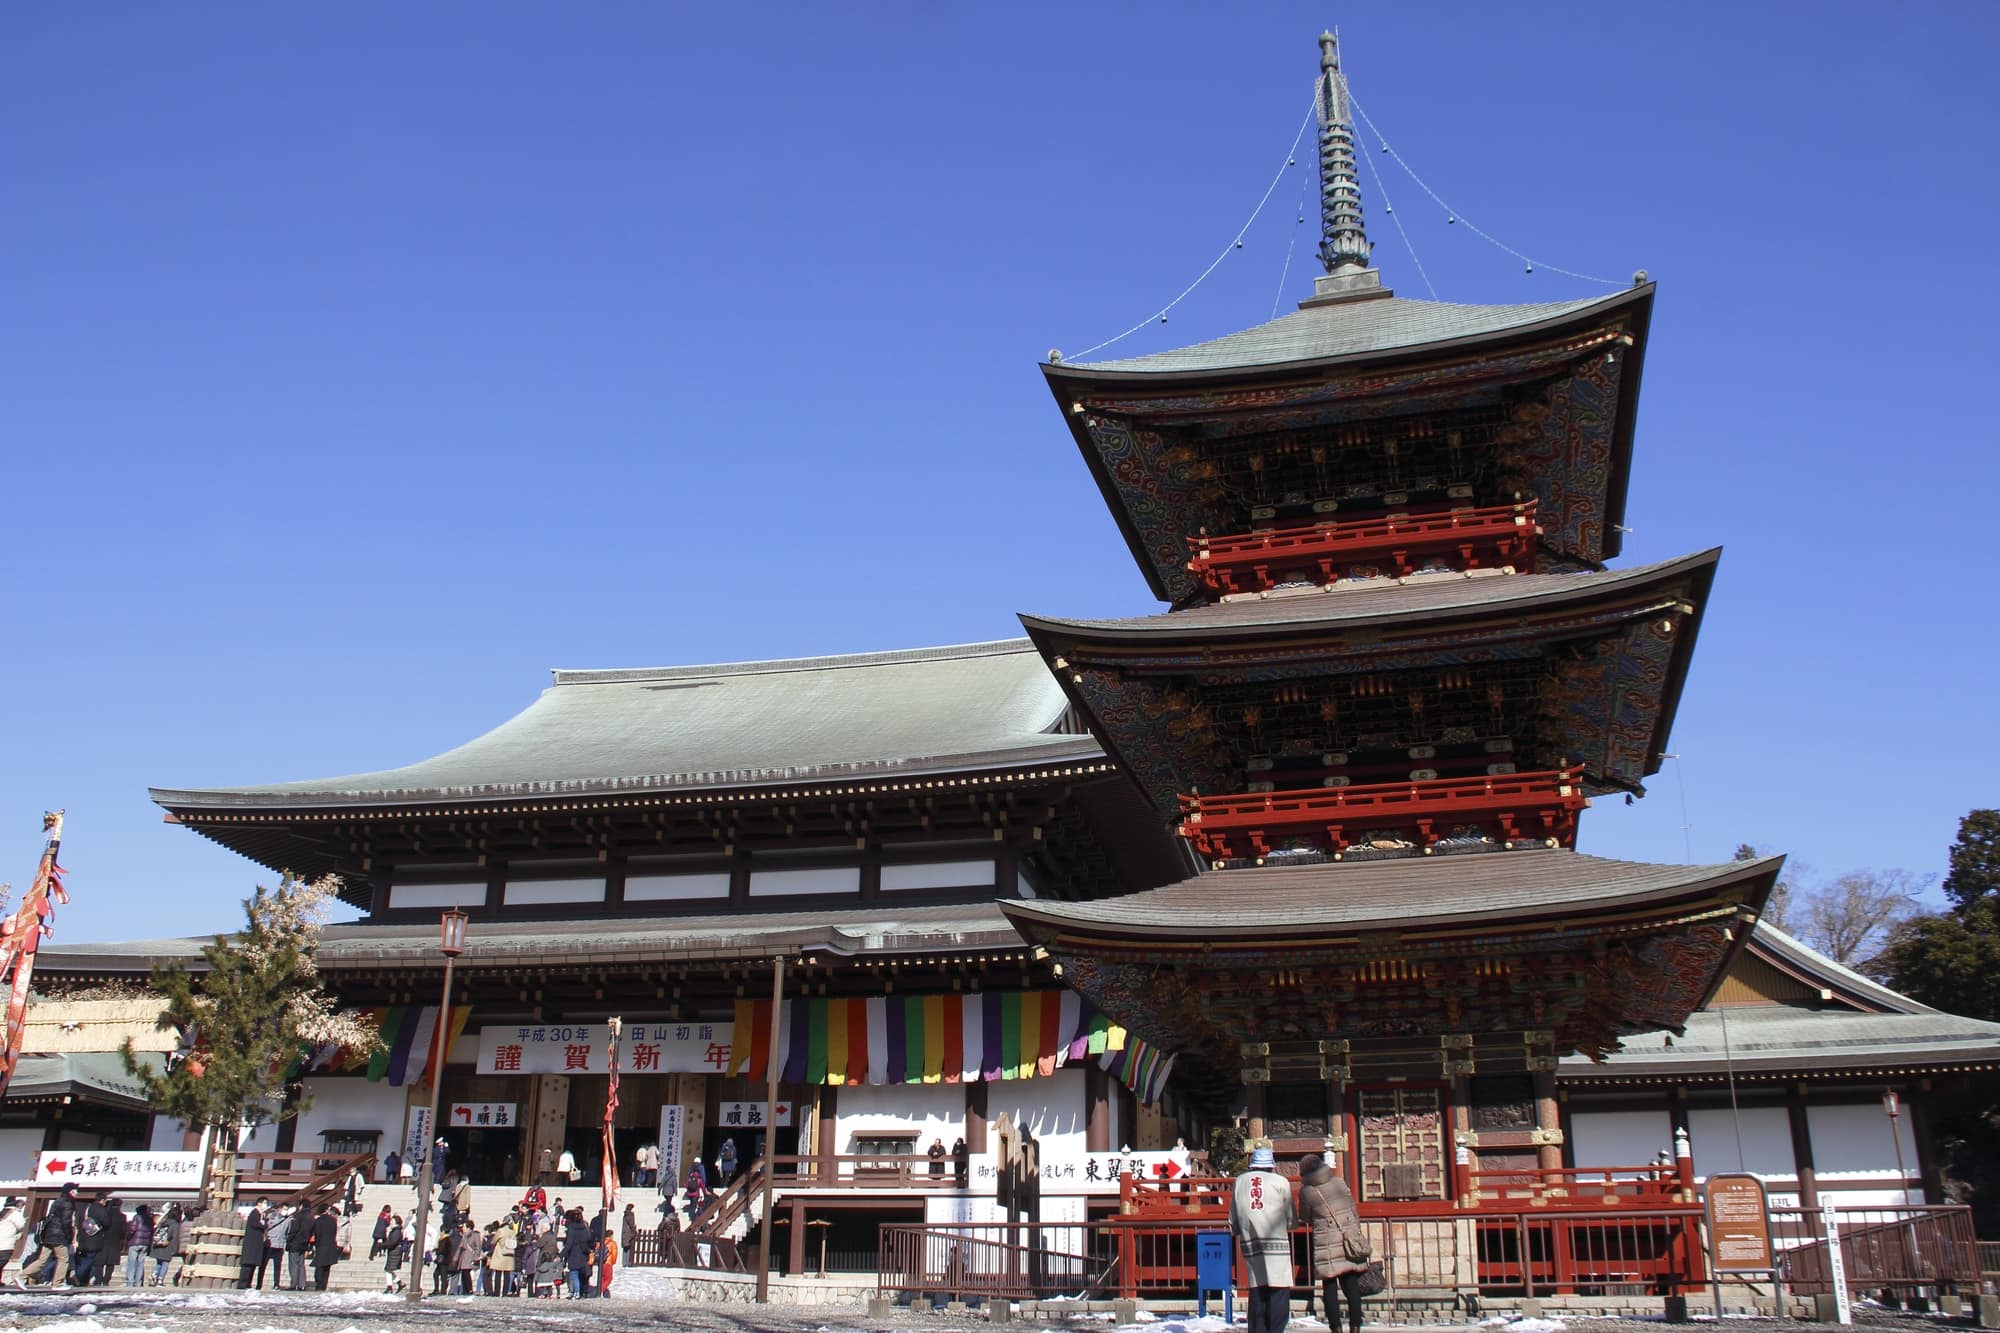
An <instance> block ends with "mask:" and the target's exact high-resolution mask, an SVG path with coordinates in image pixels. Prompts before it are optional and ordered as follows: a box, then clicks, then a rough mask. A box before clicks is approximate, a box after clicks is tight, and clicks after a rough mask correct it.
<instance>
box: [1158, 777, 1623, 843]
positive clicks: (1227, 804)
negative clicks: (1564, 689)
mask: <svg viewBox="0 0 2000 1333" xmlns="http://www.w3.org/2000/svg"><path fill="white" fill-rule="evenodd" d="M1582 778H1583V770H1582V769H1580V768H1563V769H1551V770H1548V771H1546V772H1541V773H1512V774H1507V775H1505V776H1493V777H1476V778H1434V779H1430V780H1428V781H1421V782H1382V783H1371V784H1368V785H1366V786H1355V787H1310V788H1305V789H1303V790H1298V791H1267V792H1250V793H1248V794H1246V795H1241V796H1183V797H1181V798H1180V803H1181V824H1180V834H1181V836H1182V837H1184V838H1186V839H1188V840H1189V841H1190V842H1192V843H1193V844H1194V845H1195V848H1196V850H1198V851H1199V852H1200V853H1201V854H1202V855H1203V856H1205V857H1209V858H1211V859H1215V860H1229V859H1233V858H1246V857H1256V858H1259V859H1261V858H1263V857H1266V856H1268V855H1270V852H1271V849H1272V847H1273V846H1274V845H1276V844H1279V843H1281V842H1283V841H1285V840H1288V839H1292V838H1300V837H1306V838H1311V839H1313V840H1315V841H1316V842H1317V843H1319V844H1321V845H1322V846H1323V847H1324V848H1325V850H1327V851H1329V852H1331V853H1332V854H1334V855H1335V856H1339V855H1340V854H1341V853H1342V852H1345V851H1346V850H1347V849H1348V848H1349V847H1351V846H1352V845H1353V840H1354V838H1355V837H1358V836H1360V835H1361V834H1362V833H1364V832H1373V831H1376V830H1397V831H1400V832H1402V833H1405V834H1407V835H1408V836H1409V839H1410V841H1411V843H1412V845H1414V846H1416V847H1419V848H1426V849H1427V848H1429V847H1431V846H1433V845H1435V844H1436V843H1437V842H1438V840H1439V839H1441V838H1443V837H1445V836H1447V835H1448V834H1449V833H1450V832H1451V831H1452V830H1453V829H1454V828H1459V827H1463V826H1467V825H1470V826H1473V827H1476V828H1479V829H1482V830H1484V831H1485V832H1487V833H1488V834H1490V835H1491V836H1492V837H1493V838H1494V839H1495V840H1497V841H1500V842H1502V843H1504V844H1505V845H1506V846H1508V847H1512V846H1514V845H1516V844H1517V843H1523V842H1537V843H1539V842H1549V843H1553V844H1557V845H1560V846H1564V847H1568V846H1571V845H1573V844H1574V843H1575V841H1576V817H1577V814H1578V813H1579V812H1580V811H1582V810H1583V809H1584V807H1585V806H1587V805H1589V804H1590V802H1589V800H1588V798H1586V797H1585V796H1584V794H1583V787H1582Z"/></svg>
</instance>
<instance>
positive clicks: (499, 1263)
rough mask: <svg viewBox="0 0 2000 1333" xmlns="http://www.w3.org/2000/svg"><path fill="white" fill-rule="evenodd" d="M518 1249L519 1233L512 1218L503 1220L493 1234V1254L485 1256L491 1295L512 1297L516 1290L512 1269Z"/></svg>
mask: <svg viewBox="0 0 2000 1333" xmlns="http://www.w3.org/2000/svg"><path fill="white" fill-rule="evenodd" d="M520 1247H521V1233H520V1231H519V1230H518V1229H516V1227H515V1225H514V1221H513V1219H512V1218H507V1219H504V1220H503V1221H502V1222H501V1223H500V1226H499V1229H498V1230H496V1231H495V1232H494V1233H493V1252H492V1253H491V1254H489V1255H487V1256H486V1268H487V1271H488V1272H489V1273H490V1274H491V1275H492V1279H493V1290H492V1293H491V1294H492V1295H495V1296H512V1295H514V1294H515V1293H516V1291H517V1290H518V1288H516V1287H515V1285H514V1269H515V1267H516V1256H517V1254H518V1253H519V1251H520Z"/></svg>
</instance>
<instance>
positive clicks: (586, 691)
mask: <svg viewBox="0 0 2000 1333" xmlns="http://www.w3.org/2000/svg"><path fill="white" fill-rule="evenodd" d="M1065 707H1066V700H1065V698H1064V696H1063V692H1062V690H1061V688H1060V687H1059V686H1058V685H1057V684H1056V682H1055V681H1054V680H1053V679H1051V677H1050V676H1049V673H1048V671H1047V669H1046V668H1045V667H1044V666H1043V664H1042V659H1041V657H1040V655H1039V654H1037V653H1036V652H1035V650H1034V649H1033V648H1032V647H1031V646H1030V645H1029V644H1028V642H1027V641H1026V640H1025V639H1012V640H1003V641H1000V642H994V643H979V644H970V645H964V646H959V647H950V648H926V649H917V650H910V651H898V652H880V653H860V654H854V655H850V656H843V657H812V658H794V659H788V660H782V661H770V662H736V663H729V664H725V665H719V666H687V667H665V668H658V669H647V670H616V671H558V672H556V673H555V683H554V684H553V685H551V686H550V687H549V688H548V689H546V690H544V691H543V692H542V694H541V696H540V697H539V698H538V699H536V700H535V702H534V703H532V704H530V705H529V706H528V707H527V708H526V709H525V710H523V711H522V712H521V713H519V714H517V715H516V716H515V717H513V718H512V719H510V720H508V721H506V722H503V723H502V724H500V725H499V726H498V727H496V728H494V729H493V730H492V731H489V732H487V733H486V734H485V735H483V736H480V737H478V738H477V739H475V740H472V741H468V742H467V743H465V744H464V745H461V746H459V747H458V748H456V749H453V750H448V751H446V752H445V753H443V754H441V755H437V756H435V757H433V758H430V759H425V760H421V761H419V762H418V763H414V764H409V765H406V766H404V767H401V768H391V769H383V770H381V771H379V772H372V773H356V774H350V775H347V776H343V777H332V778H317V779H310V780H307V781H302V782H278V783H269V784H264V785H259V786H245V787H216V788H206V789H173V788H155V789H154V790H153V799H154V800H156V801H158V802H159V803H160V804H162V805H164V806H166V807H167V808H169V809H175V810H178V809H218V808H221V809H227V808H267V809H276V808H315V807H348V806H379V805H398V804H421V803H426V802H441V801H463V800H474V799H539V798H545V797H559V796H568V795H587V794H598V793H630V792H651V791H673V790H703V789H714V788H728V787H744V786H762V785H772V784H786V783H795V782H828V781H842V780H849V779H859V778H865V777H868V776H874V775H881V776H889V775H897V774H917V773H949V772H967V771H976V770H979V769H983V768H1004V767H1013V766H1020V765H1033V764H1040V763H1059V762H1068V761H1072V760H1077V759H1088V758H1095V757H1097V756H1098V755H1099V754H1100V753H1101V752H1100V750H1099V748H1098V745H1097V743H1096V742H1095V741H1094V740H1092V739H1091V738H1090V737H1089V736H1085V735H1076V734H1068V733H1064V732H1062V731H1060V730H1059V728H1060V726H1061V724H1062V718H1063V715H1064V709H1065Z"/></svg>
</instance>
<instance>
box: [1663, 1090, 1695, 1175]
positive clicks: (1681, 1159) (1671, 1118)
mask: <svg viewBox="0 0 2000 1333" xmlns="http://www.w3.org/2000/svg"><path fill="white" fill-rule="evenodd" d="M1667 1121H1668V1123H1670V1124H1671V1125H1672V1126H1673V1129H1674V1141H1673V1145H1672V1151H1673V1154H1674V1174H1675V1175H1676V1176H1677V1177H1679V1179H1680V1187H1681V1196H1682V1197H1681V1202H1683V1203H1691V1202H1693V1201H1694V1197H1695V1192H1694V1140H1693V1139H1692V1138H1691V1137H1690V1136H1689V1134H1688V1108H1687V1089H1686V1088H1675V1089H1674V1092H1673V1100H1672V1101H1670V1102H1668V1103H1667ZM1683 1149H1685V1150H1686V1151H1685V1152H1683Z"/></svg>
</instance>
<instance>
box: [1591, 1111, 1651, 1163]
mask: <svg viewBox="0 0 2000 1333" xmlns="http://www.w3.org/2000/svg"><path fill="white" fill-rule="evenodd" d="M1569 1138H1570V1144H1571V1149H1570V1150H1571V1152H1573V1153H1574V1154H1575V1155H1576V1164H1577V1165H1578V1166H1646V1165H1648V1164H1650V1163H1652V1162H1654V1161H1656V1160H1658V1158H1659V1155H1660V1150H1661V1149H1663V1148H1664V1149H1665V1150H1666V1151H1668V1152H1672V1151H1673V1149H1674V1122H1673V1117H1671V1116H1669V1115H1668V1114H1667V1112H1666V1109H1665V1108H1664V1107H1662V1108H1661V1109H1660V1110H1657V1111H1578V1112H1576V1113H1574V1114H1573V1115H1571V1116H1570V1118H1569Z"/></svg>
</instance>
